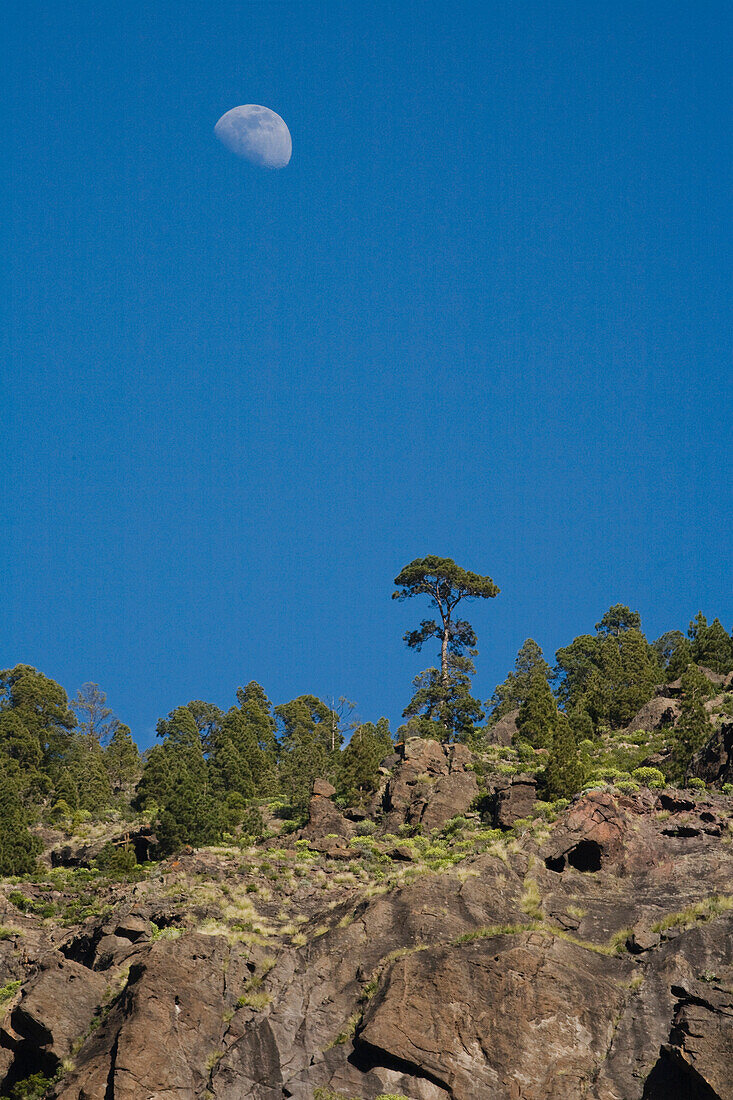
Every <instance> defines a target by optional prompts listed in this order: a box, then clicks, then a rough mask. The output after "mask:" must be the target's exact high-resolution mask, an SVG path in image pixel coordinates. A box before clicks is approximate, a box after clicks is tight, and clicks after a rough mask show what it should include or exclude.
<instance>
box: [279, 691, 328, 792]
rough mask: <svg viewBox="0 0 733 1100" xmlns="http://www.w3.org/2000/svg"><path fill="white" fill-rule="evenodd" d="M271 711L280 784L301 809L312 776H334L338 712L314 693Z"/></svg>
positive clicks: (309, 788) (311, 781)
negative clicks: (278, 733) (277, 729)
mask: <svg viewBox="0 0 733 1100" xmlns="http://www.w3.org/2000/svg"><path fill="white" fill-rule="evenodd" d="M275 715H276V717H277V718H278V720H279V722H280V725H281V727H282V738H281V748H280V759H279V771H280V786H281V789H282V791H283V793H284V794H285V796H286V797H287V798H288V800H289V802H290V803H291V804H292V805H293V806H295V807H296V808H299V809H304V808H305V807H306V806H307V804H308V799H309V798H310V792H311V788H312V786H313V780H314V779H316V778H317V777H318V776H322V777H324V778H330V777H331V776H334V777H335V772H336V770H337V768H338V762H339V756H338V753H339V749H340V748H341V743H342V741H343V736H342V734H341V730H340V723H339V716H338V714H336V712H335V711H333V710H330V709H329V708H328V707H327V706H326V704H325V703H322V702H321V700H320V699H317V698H316V697H315V695H300V696H298V698H297V699H293V700H291V702H289V703H284V704H283V705H282V706H279V707H275Z"/></svg>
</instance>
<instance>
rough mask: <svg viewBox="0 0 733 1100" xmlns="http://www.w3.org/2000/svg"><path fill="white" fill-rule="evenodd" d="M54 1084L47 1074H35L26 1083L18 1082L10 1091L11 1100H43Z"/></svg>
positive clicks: (27, 1078) (26, 1079)
mask: <svg viewBox="0 0 733 1100" xmlns="http://www.w3.org/2000/svg"><path fill="white" fill-rule="evenodd" d="M52 1084H53V1080H52V1079H51V1078H50V1077H46V1075H45V1073H33V1074H31V1076H30V1077H26V1078H25V1080H24V1081H18V1082H17V1084H15V1085H13V1087H12V1089H11V1090H10V1100H43V1097H44V1096H45V1095H46V1093H47V1092H48V1090H49V1088H50V1087H51V1085H52Z"/></svg>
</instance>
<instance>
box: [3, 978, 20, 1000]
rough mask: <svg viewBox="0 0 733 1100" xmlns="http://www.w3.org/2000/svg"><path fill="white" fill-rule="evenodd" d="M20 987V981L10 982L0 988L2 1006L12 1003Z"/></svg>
mask: <svg viewBox="0 0 733 1100" xmlns="http://www.w3.org/2000/svg"><path fill="white" fill-rule="evenodd" d="M20 986H21V983H20V982H18V981H16V982H8V983H7V985H2V986H0V1005H4V1004H5V1003H6V1001H12V999H13V997H14V996H15V994H16V993H17V992H18V990H19V989H20Z"/></svg>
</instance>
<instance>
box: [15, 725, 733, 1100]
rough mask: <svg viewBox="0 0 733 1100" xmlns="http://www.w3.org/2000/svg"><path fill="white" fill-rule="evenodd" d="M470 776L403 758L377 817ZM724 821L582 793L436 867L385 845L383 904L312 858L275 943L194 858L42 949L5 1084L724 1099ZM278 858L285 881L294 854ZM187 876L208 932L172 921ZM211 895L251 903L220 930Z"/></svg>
mask: <svg viewBox="0 0 733 1100" xmlns="http://www.w3.org/2000/svg"><path fill="white" fill-rule="evenodd" d="M467 763H468V761H466V760H465V758H464V757H463V753H462V752H461V751H458V752H453V753H451V752H450V751H447V750H446V748H444V747H443V746H441V745H437V744H435V743H428V744H427V747H426V748H425V750H418V749H417V748H416V749H415V750H413V747H412V746H410V745H409V744H408V746H406V752H405V755H404V757H403V760H402V762H401V764H400V765H398V768H397V769H396V771H397V772H399V768H400V767H402V768H403V769H404V770H403V771H402V773H401V774H398V776H397V778H398V782H397V783H396V785H395V789H394V791H393V797H394V799H395V803H394V809H392V810H391V811H390V812H393V813H395V814H399V815H400V817H401V818H402V819H404V816H405V815H406V814H407V813H409V812H410V810H411V808H413V807H415V805H416V802H417V799H416V792H415V791H414V790H413V789H411V788H412V786H413V784H412V783H411V781H410V780H409V777H410V776H414V778H415V780H416V781H417V779H418V777H424V776H425V775H428V776H431V777H432V778H433V779H434V780H435V784H434V786H435V787H437V784H438V782H439V781H441V780H446V779H450V778H451V777H452V776H455V775H462V776H464V777H465V776H471V777H472V778H473V779H474V781H475V776H474V775H473V772H472V771H471V770H470V769H469V768H468V767H467ZM393 774H394V773H393ZM431 786H432V785H431ZM400 792H401V793H400ZM317 800H318V802H319V803H324V804H325V803H328V804H329V805H331V806H332V808H333V809H334V810H336V808H335V807H334V806H333V803H331V801H330V797H329V796H328V795H327V794H322V795H319V796H318V799H317ZM426 807H427V802H426V803H425V806H424V807H423V810H421V811H420V813H421V816H422V818H423V819H424V815H425V808H426ZM336 812H338V811H336ZM440 812H441V814H442V813H443V812H444V811H443V810H441V811H440ZM445 812H447V807H446V810H445ZM436 814H437V811H436ZM437 816H440V815H437ZM449 816H451V817H452V816H454V814H450V815H449ZM730 820H731V815H730V801H729V800H726V799H725V798H724V797H723V796H720V795H715V794H711V793H704V792H703V793H698V792H694V791H679V792H675V791H664V792H661V793H659V794H656V793H654V792H650V791H646V792H640V793H639V794H638V795H633V796H621V795H618V794H614V793H612V792H610V791H591V792H588V793H587V794H586V795H584V796H582V797H580V798H578V799H576V800H574V802H573V803H572V804H571V805H570V806H569V807H568V808H567V810H566V811H564V812H563V813H562V814H561V815H560V817H559V818H558V820H557V821H556V822H555V823H554V824H553V825H551V826H548V827H546V828H545V831H544V834H543V833H541V832H538V835H537V836H535V835H533V832H532V831H531V830H528V831H527V832H525V833H524V834H522V835H519V834H518V835H517V836H515V837H514V838H513V839H511V838H510V839H509V840H508V841H507V842H506V843H503V844H502V845H500V846H499V847H496V845H495V842H492V843H491V844H488V845H487V850H485V851H483V852H482V853H480V854H476V855H472V856H471V857H470V858H467V859H465V860H464V861H463V862H461V863H458V864H456V865H455V866H449V867H447V868H445V869H441V870H437V871H434V872H432V873H430V872H427V871H426V869H425V867H424V866H422V867H418V866H415V865H414V861H413V860H412V859H408V858H407V857H408V855H410V854H411V853H414V852H415V851H416V850H417V849H416V848H415V846H414V845H413V846H412V848H411V847H410V845H409V843H406V844H394V841H392V842H391V843H392V848H393V851H394V854H393V856H392V857H391V858H393V859H394V860H395V861H397V863H398V864H399V866H400V867H401V868H402V869H403V871H404V875H405V876H406V877H405V878H404V879H402V880H400V881H399V882H397V883H396V884H394V885H393V886H392V888H390V889H386V888H385V889H384V892H380V889H379V888H373V887H370V888H365V886H364V885H362V884H360V883H359V882H358V881H356V880H355V878H354V875H353V874H351V873H350V872H346V873H345V878H346V881H344V882H343V883H342V884H341V885H338V884H336V883H335V880H336V879H338V878H339V876H341V875H342V874H343V873H344V872H343V868H344V864H343V862H342V861H341V860H340V859H339V858H335V857H331V856H329V855H328V854H326V855H324V856H323V857H321V858H322V860H323V867H322V868H320V867H319V870H320V877H319V878H318V882H316V881H315V880H316V874H315V868H316V864H314V863H313V862H312V861H311V862H310V863H308V864H304V865H303V868H304V873H303V874H302V875H300V876H297V875H295V874H292V876H291V877H292V883H291V884H290V885H289V886H288V889H292V890H293V891H295V897H296V898H297V899H298V904H299V906H300V909H301V911H302V913H303V917H304V919H303V921H302V922H301V923H300V924H298V925H297V927H296V925H295V924H294V925H293V926H292V928H291V929H290V930H289V931H288V932H283V933H281V934H280V935H279V937H278V938H275V937H274V936H273V935H272V933H271V932H270V930H269V926H268V923H267V915H268V914H270V915H271V919H274V914H275V913H276V911H277V910H276V904H277V903H276V902H275V901H274V899H269V898H268V895H267V892H266V891H263V893H262V896H261V897H260V895H259V894H257V893H255V894H251V893H249V892H248V891H245V888H244V881H245V879H244V878H243V877H242V876H243V875H244V874H245V872H244V871H243V870H242V869H241V862H237V856H238V853H236V852H234V853H233V854H232V855H231V856H228V857H225V855H224V854H221V853H217V852H216V850H202V851H201V852H198V853H190V854H188V855H184V856H182V857H180V858H179V859H177V860H175V861H173V860H172V861H169V862H168V863H167V864H166V865H164V866H163V867H162V870H161V881H160V884H159V885H158V886H157V887H156V886H155V883H154V882H151V883H146V884H140V885H134V886H132V887H130V886H126V887H120V888H119V894H118V896H117V901H116V903H115V904H116V907H115V908H114V911H113V912H111V913H110V914H107V915H106V916H105V917H104V918H103V919H101V918H100V919H97V920H94V919H91V920H90V921H89V922H88V923H87V924H86V925H85V926H84V928H83V929H81V930H76V931H72V930H70V931H68V932H66V933H62V932H54V936H56V937H57V939H58V942H52V938H51V933H50V931H47V932H45V933H44V935H47V937H48V939H47V940H44V939H43V937H42V936H41V935H40V934H39V938H38V939H37V940H36V941H33V944H34V947H33V950H34V951H36V950H37V951H38V953H39V955H38V958H37V959H36V960H35V961H33V962H32V964H31V965H30V966H29V970H28V972H27V974H26V975H25V981H24V983H23V986H22V989H21V990H20V991H19V992H18V994H17V996H15V997H14V998H13V999H12V1000H10V1001H9V1002H8V1006H7V1009H6V1015H5V1020H4V1023H3V1027H2V1030H1V1031H0V1074H3V1073H4V1074H5V1075H6V1076H5V1084H4V1085H3V1086H2V1094H3V1095H5V1094H8V1093H9V1089H10V1087H11V1086H12V1084H13V1083H14V1082H15V1081H18V1080H20V1079H22V1078H23V1076H24V1075H27V1074H28V1073H29V1072H31V1071H38V1070H42V1071H43V1072H48V1073H49V1074H51V1073H53V1072H55V1071H56V1069H58V1068H59V1066H60V1065H61V1063H63V1062H64V1059H69V1058H73V1067H72V1066H71V1065H70V1064H68V1063H67V1066H66V1072H65V1075H64V1076H63V1078H62V1079H61V1080H60V1081H59V1082H58V1083H57V1084H56V1085H55V1086H54V1090H53V1091H52V1093H50V1094H49V1095H53V1096H54V1097H55V1098H56V1100H144V1098H147V1100H153V1098H154V1100H204V1098H207V1100H211V1098H213V1100H244V1098H253V1100H284V1098H286V1097H291V1098H294V1100H313V1097H314V1095H315V1093H316V1090H318V1089H321V1090H325V1095H328V1094H329V1092H330V1093H331V1094H333V1093H335V1094H336V1095H337V1096H340V1097H345V1098H348V1100H352V1098H358V1100H375V1098H376V1097H378V1096H380V1095H383V1094H392V1095H396V1096H405V1097H407V1098H408V1100H576V1098H577V1100H581V1098H584V1100H663V1098H664V1100H688V1098H690V1097H693V1098H694V1097H700V1098H704V1100H711V1098H712V1100H716V1098H717V1100H733V1075H731V1073H730V1066H731V1064H732V1062H733V1050H732V1049H731V1039H732V1036H733V1026H732V1025H733V995H732V992H731V991H732V990H733V965H732V962H731V960H732V959H733V909H731V904H733V898H731V897H730V895H731V893H732V892H733V890H732V889H731V883H732V882H733V851H732V849H731V844H730V842H729V840H728V837H729V836H730ZM548 834H549V835H548ZM433 835H434V836H435V835H436V834H433ZM400 847H401V848H403V849H404V851H403V852H402V855H400V854H399V852H398V849H399V848H400ZM262 854H263V855H267V849H262ZM286 857H287V858H286ZM281 858H282V861H283V863H284V864H285V863H288V864H289V865H292V867H293V868H294V869H297V866H298V863H297V860H298V854H297V850H295V849H293V850H290V851H288V852H286V853H285V854H284V855H282V857H281ZM309 858H310V859H311V860H312V858H313V857H312V855H311V856H310V857H309ZM350 874H351V880H349V875H350ZM183 875H188V879H187V880H184V878H182V877H181V876H183ZM331 880H334V884H335V887H336V888H335V890H334V892H333V894H329V891H327V890H321V889H320V888H319V883H326V882H327V881H331ZM184 881H188V882H189V889H190V890H194V889H196V890H199V891H200V893H201V901H200V903H199V904H197V905H196V906H194V907H193V908H192V910H191V913H192V914H193V916H194V917H196V919H197V920H198V921H199V924H198V926H196V925H186V926H182V927H180V928H176V927H174V926H172V925H169V926H168V928H166V927H164V925H165V923H166V922H168V921H169V920H172V917H170V918H169V917H168V916H167V914H168V908H167V907H168V906H170V905H171V904H172V902H171V898H172V896H173V894H174V892H175V889H177V886H176V885H175V884H177V883H182V882H184ZM215 881H216V882H218V885H219V887H220V888H221V889H223V890H224V891H225V892H224V894H223V897H224V898H226V899H228V901H227V904H231V905H232V906H234V907H236V906H239V907H240V909H239V910H237V911H238V912H239V911H240V910H241V912H242V913H244V912H245V908H244V906H245V905H250V904H251V906H252V908H251V911H250V913H249V916H248V918H247V919H246V920H244V919H242V920H241V921H240V922H239V924H237V925H231V926H228V929H229V930H228V931H227V930H226V929H224V930H222V929H221V928H220V927H219V926H218V925H217V924H216V922H215V921H213V920H212V919H211V918H210V911H211V906H210V903H209V902H207V901H206V897H207V891H209V892H210V890H209V885H208V884H211V883H213V882H215ZM246 881H250V880H246ZM266 881H267V880H266ZM289 881H290V880H288V882H289ZM166 883H167V884H166ZM156 890H157V893H156ZM130 894H131V895H132V896H130ZM327 895H328V896H329V897H330V898H333V899H335V900H328V901H327V900H326V897H327ZM250 898H254V900H253V901H252V902H251V903H250V901H249V900H247V899H250ZM243 899H244V900H243ZM257 906H259V909H258V910H257V908H256V907H257ZM258 913H259V914H260V915H259V917H258ZM197 914H198V917H197ZM153 921H155V922H157V923H158V924H159V925H160V927H159V929H158V931H156V930H155V926H154V924H153V923H151V922H153ZM258 921H259V923H258ZM237 928H239V929H240V930H241V931H240V932H239V933H238V932H237V931H236V929H237ZM161 929H162V932H161ZM232 929H234V931H232ZM224 931H227V934H226V935H225V934H224ZM165 933H168V934H165ZM64 936H65V938H64ZM174 937H177V938H174ZM24 938H25V937H23V936H21V937H19V939H21V940H22V939H24ZM28 940H29V943H30V942H31V940H32V936H31V934H30V929H29V936H28ZM13 943H14V941H13ZM14 949H15V948H14ZM8 950H10V948H8ZM44 951H45V954H44ZM8 958H9V959H10V958H11V956H10V955H9V956H8ZM12 958H15V956H12ZM3 980H5V981H7V980H8V979H7V977H6V978H4V979H3Z"/></svg>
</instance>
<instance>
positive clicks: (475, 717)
mask: <svg viewBox="0 0 733 1100" xmlns="http://www.w3.org/2000/svg"><path fill="white" fill-rule="evenodd" d="M474 655H475V650H471V656H468V657H467V656H459V655H457V654H454V653H449V654H448V662H447V677H446V676H444V675H443V673H442V672H441V671H440V669H437V668H428V669H425V670H424V672H421V673H420V674H419V676H416V677H415V679H414V680H413V686H414V688H415V694H414V695H413V697H412V699H411V700H410V702H409V703H408V705H407V706H406V707H405V710H404V711H403V715H404V717H405V718H407V719H408V722H407V723H406V725H405V726H404V727H400V730H399V731H398V734H399V735H400V736H402V737H410V736H419V737H431V738H433V739H434V740H436V741H443V740H448V739H450V740H454V741H469V740H470V739H471V738H472V737H473V736H474V734H475V723H476V722H480V721H481V719H482V718H483V716H484V714H483V711H482V710H481V704H480V703H479V702H478V700H477V699H474V698H473V696H472V695H471V693H470V686H471V675H472V674H473V673H475V671H476V669H475V667H474V664H473V661H472V659H471V657H472V656H474Z"/></svg>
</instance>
